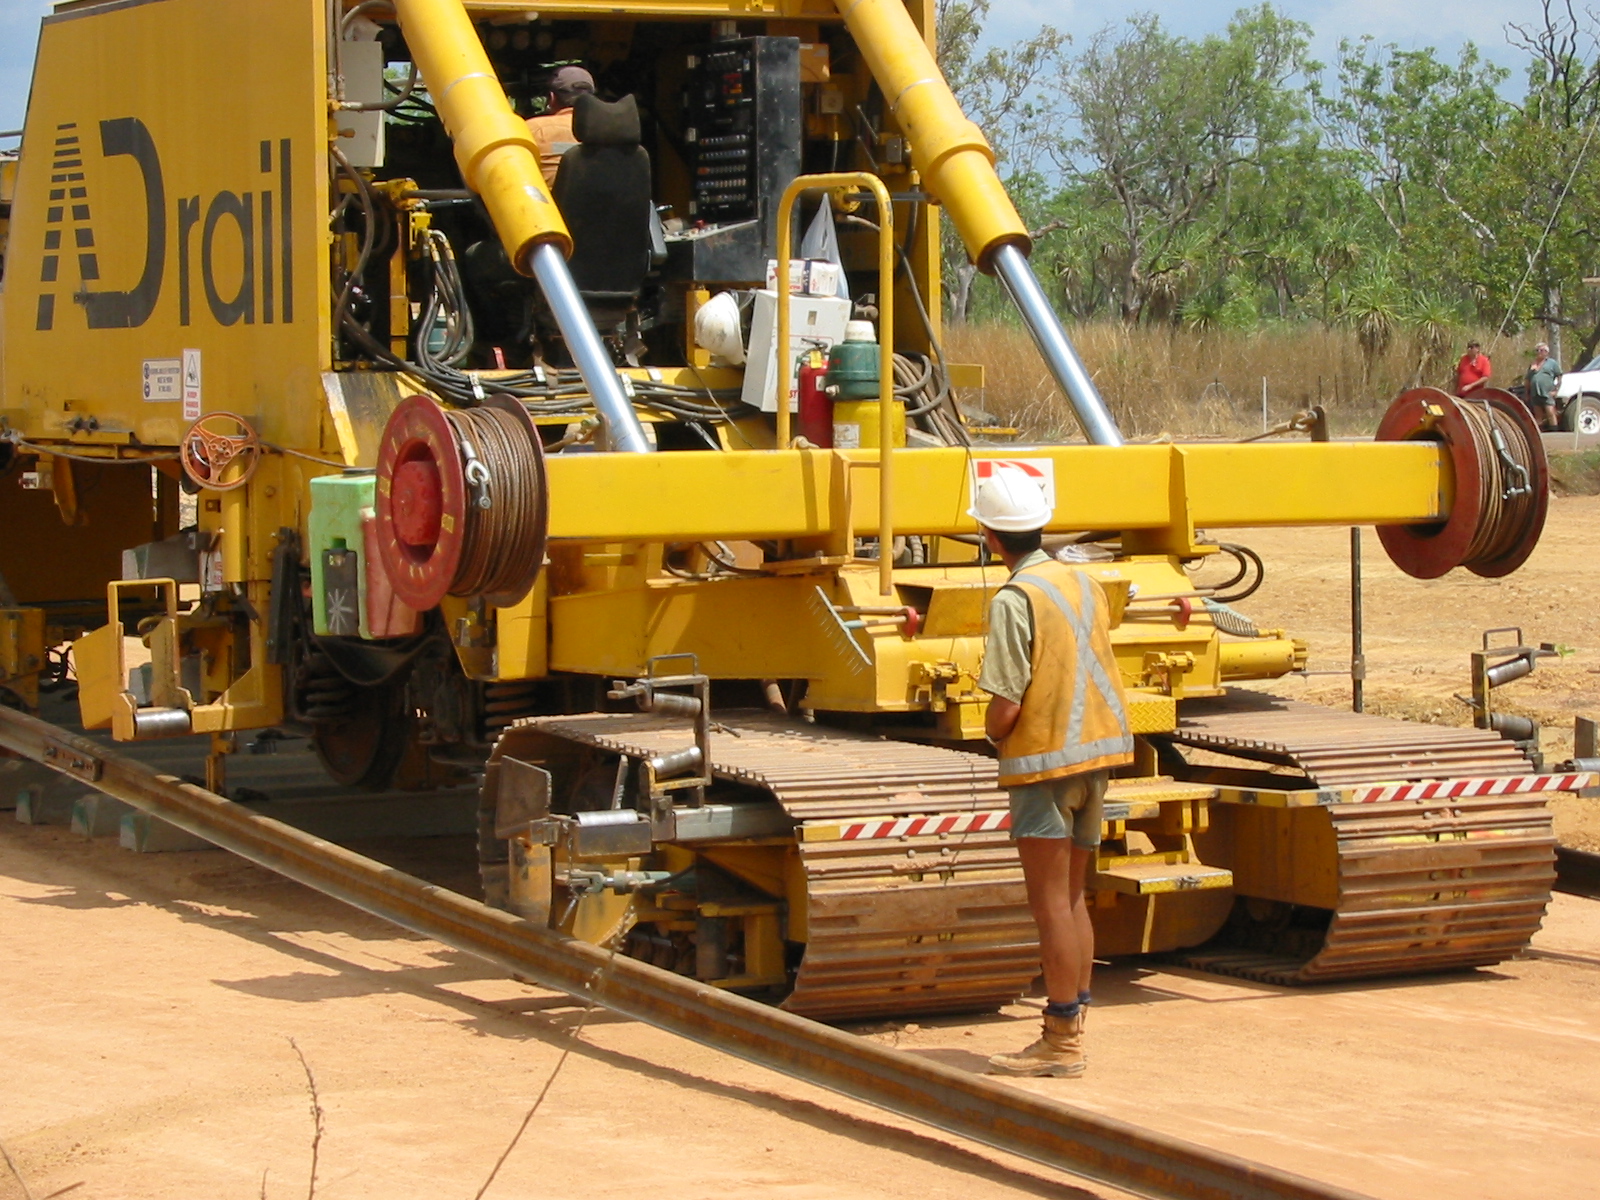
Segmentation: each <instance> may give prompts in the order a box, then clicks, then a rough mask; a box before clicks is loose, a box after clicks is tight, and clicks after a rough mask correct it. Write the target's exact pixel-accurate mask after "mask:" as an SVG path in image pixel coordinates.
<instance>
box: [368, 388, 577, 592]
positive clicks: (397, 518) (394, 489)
mask: <svg viewBox="0 0 1600 1200" xmlns="http://www.w3.org/2000/svg"><path fill="white" fill-rule="evenodd" d="M470 412H476V413H477V414H480V416H481V417H488V418H491V419H492V420H493V421H494V422H495V426H494V431H498V432H497V434H496V435H495V441H494V442H493V443H490V442H488V441H487V440H486V439H485V438H484V437H483V436H481V435H479V434H473V433H472V432H471V429H470V424H471V418H469V416H468V413H470ZM494 431H491V430H484V433H491V432H494ZM507 433H509V435H510V436H509V438H507V437H506V436H505V435H506V434H507ZM475 443H479V444H477V445H475ZM377 475H378V478H377V519H378V548H379V552H380V554H381V557H382V560H383V566H384V570H385V571H386V572H387V574H388V576H389V579H390V582H391V584H392V585H393V587H394V591H395V594H396V595H397V596H398V597H399V598H400V599H401V600H402V601H403V602H404V603H405V604H407V605H409V606H410V607H412V608H415V609H419V610H421V611H427V610H428V609H431V608H434V607H436V606H437V605H438V604H439V602H440V601H441V600H443V599H444V598H445V597H446V596H448V595H475V594H479V592H478V590H477V588H476V587H475V586H468V587H467V588H465V590H463V585H471V584H473V582H474V581H477V580H481V578H482V576H483V571H482V569H481V567H482V562H481V561H480V562H477V563H476V564H474V563H473V562H468V561H466V560H467V559H469V558H475V559H478V560H483V559H485V558H486V559H487V560H489V561H490V562H492V563H496V564H500V563H507V562H510V563H515V564H517V566H516V568H515V570H514V572H513V575H512V576H511V577H507V575H506V573H505V572H504V571H500V572H498V573H496V574H495V575H494V584H493V585H492V590H484V591H483V592H482V593H481V594H482V595H483V596H484V598H485V599H487V600H489V601H490V603H492V604H494V605H495V606H496V607H500V608H505V607H509V606H510V605H512V604H515V603H517V601H519V600H521V599H522V598H523V597H524V596H526V595H527V594H528V591H529V590H530V589H531V588H532V587H533V583H534V581H535V580H536V579H537V578H538V575H539V568H540V566H541V565H542V564H543V560H544V541H545V528H546V517H547V514H548V505H547V504H546V502H545V500H546V485H545V472H544V451H543V443H542V442H541V441H540V439H539V435H538V431H537V430H536V429H535V428H534V425H533V421H532V419H531V418H529V416H528V411H527V409H526V408H524V407H523V406H522V404H521V403H519V402H518V401H517V400H516V399H514V398H512V397H510V396H493V397H490V398H489V399H488V400H485V401H484V402H483V404H481V405H480V406H479V407H478V409H476V410H467V411H465V412H459V413H458V412H451V411H449V410H446V409H445V408H443V407H442V406H441V405H440V404H439V403H438V402H437V401H435V400H433V399H432V398H430V397H428V396H410V397H407V398H406V399H405V400H402V401H401V402H400V404H399V405H398V406H397V407H396V408H395V410H394V412H393V413H392V414H390V417H389V421H388V424H387V425H385V426H384V430H383V439H382V442H381V443H380V447H379V451H378V472H377ZM513 517H514V518H515V520H513V519H512V518H513Z"/></svg>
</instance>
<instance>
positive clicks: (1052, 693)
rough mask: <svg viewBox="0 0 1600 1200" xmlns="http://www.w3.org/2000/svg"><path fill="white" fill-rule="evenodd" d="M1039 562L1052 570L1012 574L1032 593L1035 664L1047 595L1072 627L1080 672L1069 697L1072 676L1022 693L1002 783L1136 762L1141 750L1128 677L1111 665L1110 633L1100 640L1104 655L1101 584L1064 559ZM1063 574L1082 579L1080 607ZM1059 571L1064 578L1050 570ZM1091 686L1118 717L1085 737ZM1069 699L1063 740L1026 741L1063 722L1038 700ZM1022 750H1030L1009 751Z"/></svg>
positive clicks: (1002, 764)
mask: <svg viewBox="0 0 1600 1200" xmlns="http://www.w3.org/2000/svg"><path fill="white" fill-rule="evenodd" d="M1039 565H1040V566H1043V567H1045V568H1046V569H1047V570H1048V571H1049V574H1048V575H1046V574H1044V573H1041V572H1040V571H1039V570H1038V567H1034V568H1029V570H1027V571H1025V572H1023V573H1022V574H1020V575H1017V576H1015V577H1014V578H1013V579H1012V580H1011V581H1010V583H1012V584H1017V585H1023V586H1021V587H1019V590H1020V591H1022V592H1023V594H1024V595H1027V596H1028V599H1029V604H1030V606H1031V607H1032V608H1033V610H1034V615H1035V620H1034V638H1035V640H1036V644H1035V646H1034V648H1033V663H1034V666H1035V668H1036V669H1037V666H1038V664H1039V662H1040V658H1041V648H1040V646H1039V645H1038V644H1037V639H1039V638H1040V637H1041V629H1040V625H1041V622H1040V620H1039V616H1040V615H1041V614H1040V604H1039V601H1040V600H1042V601H1043V602H1044V603H1046V604H1049V605H1050V606H1051V608H1053V609H1054V610H1056V611H1058V612H1059V613H1060V614H1061V616H1063V617H1064V618H1065V619H1066V622H1067V626H1068V628H1069V629H1070V630H1071V633H1072V639H1073V642H1074V643H1075V649H1076V654H1075V661H1074V669H1073V678H1072V683H1071V687H1070V689H1068V694H1067V696H1066V697H1063V696H1062V695H1061V694H1060V686H1059V685H1060V683H1061V682H1064V681H1051V682H1050V684H1049V685H1048V686H1046V687H1044V688H1041V689H1039V691H1038V692H1037V693H1036V691H1035V686H1034V683H1033V682H1030V683H1029V687H1028V694H1025V695H1024V696H1023V698H1022V701H1023V711H1022V714H1021V716H1020V717H1019V718H1018V726H1017V728H1016V729H1014V730H1013V731H1012V734H1011V735H1010V736H1008V737H1007V738H1005V739H1004V741H1003V743H1002V746H1001V756H1000V783H1001V785H1002V786H1015V785H1017V784H1022V783H1032V782H1036V781H1038V780H1041V779H1052V778H1056V777H1058V776H1064V775H1073V774H1077V773H1078V772H1080V771H1087V770H1095V769H1098V768H1100V767H1105V766H1117V765H1120V764H1121V763H1124V762H1127V761H1129V760H1130V759H1131V757H1132V755H1133V735H1132V734H1131V733H1130V731H1129V728H1128V713H1127V705H1126V703H1125V702H1124V700H1123V696H1122V688H1121V686H1120V680H1116V679H1113V677H1112V675H1111V672H1112V671H1115V670H1116V662H1115V660H1114V659H1113V658H1112V657H1111V653H1110V644H1109V640H1108V639H1107V638H1106V637H1105V634H1104V633H1103V632H1102V633H1101V638H1100V640H1101V641H1104V642H1105V645H1104V648H1103V652H1104V658H1102V649H1101V647H1098V646H1097V645H1096V641H1097V639H1096V632H1097V619H1099V618H1100V612H1101V609H1100V603H1101V594H1100V588H1099V586H1098V585H1097V584H1096V583H1095V582H1094V581H1093V580H1092V579H1090V578H1089V577H1088V575H1086V574H1085V573H1084V572H1082V571H1079V570H1074V569H1072V568H1070V567H1066V566H1062V565H1060V564H1039ZM1051 568H1054V569H1051ZM1063 573H1065V574H1068V575H1070V576H1072V577H1073V578H1074V579H1075V580H1076V583H1077V587H1078V601H1079V603H1078V607H1077V608H1076V609H1075V608H1073V606H1072V604H1071V603H1070V602H1069V601H1068V600H1067V597H1066V596H1065V595H1064V594H1063V593H1062V591H1061V588H1060V587H1059V586H1057V579H1059V577H1060V576H1061V575H1062V574H1063ZM1052 575H1053V576H1056V577H1057V579H1052V578H1050V577H1049V576H1052ZM1061 582H1063V583H1064V582H1065V581H1064V580H1063V581H1061ZM1036 597H1037V598H1036ZM1035 680H1037V675H1036V676H1035ZM1091 688H1093V689H1094V691H1096V692H1098V693H1099V695H1100V697H1101V698H1102V699H1103V700H1104V701H1105V704H1106V708H1107V709H1108V710H1109V715H1110V718H1111V722H1108V723H1105V724H1102V726H1101V731H1100V732H1101V733H1102V736H1097V737H1093V738H1092V739H1090V740H1088V741H1085V740H1084V724H1085V713H1086V709H1087V706H1088V703H1089V694H1090V689H1091ZM1029 695H1033V696H1034V705H1033V706H1030V705H1029V703H1028V699H1029ZM1064 699H1065V700H1066V701H1067V704H1068V707H1067V721H1066V729H1065V736H1064V737H1063V738H1062V744H1061V745H1059V746H1050V745H1048V741H1047V743H1046V746H1045V747H1044V748H1042V749H1038V750H1035V749H1034V747H1033V746H1026V747H1024V746H1020V745H1018V741H1019V738H1018V734H1022V735H1023V737H1024V738H1038V737H1040V736H1042V735H1043V734H1044V732H1045V731H1046V730H1048V729H1051V728H1055V727H1057V726H1056V723H1055V722H1054V721H1053V720H1052V718H1053V717H1056V716H1057V714H1056V713H1053V712H1044V711H1041V710H1040V709H1039V708H1038V707H1037V706H1039V705H1051V706H1054V705H1059V704H1060V703H1061V702H1062V701H1063V700H1064ZM1106 724H1111V725H1112V728H1106ZM1035 744H1037V743H1035ZM1016 750H1024V751H1025V752H1023V753H1007V751H1016Z"/></svg>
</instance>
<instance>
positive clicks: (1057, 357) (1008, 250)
mask: <svg viewBox="0 0 1600 1200" xmlns="http://www.w3.org/2000/svg"><path fill="white" fill-rule="evenodd" d="M992 261H993V263H994V272H995V274H996V275H998V276H999V277H1000V282H1001V283H1002V284H1003V285H1004V286H1005V289H1006V292H1007V294H1008V295H1009V296H1010V297H1011V299H1012V302H1013V303H1014V304H1016V306H1017V311H1018V312H1020V313H1021V314H1022V320H1023V323H1024V324H1026V325H1027V327H1028V332H1029V333H1030V334H1032V335H1033V344H1034V345H1035V346H1037V347H1039V354H1040V355H1041V356H1042V357H1043V358H1044V361H1045V365H1046V366H1047V367H1049V368H1050V374H1052V375H1053V376H1055V380H1056V383H1058V384H1060V385H1061V390H1062V391H1063V392H1065V393H1066V396H1067V399H1068V400H1069V401H1070V402H1071V404H1072V411H1073V412H1074V413H1076V414H1077V416H1078V424H1079V425H1081V426H1082V427H1083V435H1084V436H1085V437H1086V438H1088V439H1089V441H1090V442H1091V443H1093V444H1094V445H1096V446H1120V445H1122V431H1121V430H1120V429H1118V428H1117V423H1116V421H1114V420H1113V419H1112V417H1111V412H1110V410H1109V409H1107V408H1106V402H1105V400H1104V399H1103V398H1102V397H1101V395H1100V390H1099V389H1098V388H1096V387H1095V386H1094V380H1093V379H1091V378H1089V372H1088V370H1087V369H1086V368H1085V367H1084V365H1083V360H1082V359H1081V358H1079V357H1078V352H1077V351H1076V350H1074V349H1073V348H1072V343H1071V341H1069V340H1068V339H1067V332H1066V330H1064V329H1062V328H1061V322H1060V321H1059V320H1058V319H1057V317H1056V313H1055V309H1053V308H1051V307H1050V301H1049V300H1048V299H1046V298H1045V294H1044V289H1043V288H1041V287H1040V286H1039V281H1038V280H1037V279H1036V278H1034V274H1033V268H1032V267H1030V266H1029V265H1028V260H1027V258H1026V257H1025V256H1024V255H1023V253H1022V251H1021V250H1019V249H1018V248H1017V247H1016V246H1014V245H1004V246H999V247H997V248H996V249H995V251H994V257H993V260H992Z"/></svg>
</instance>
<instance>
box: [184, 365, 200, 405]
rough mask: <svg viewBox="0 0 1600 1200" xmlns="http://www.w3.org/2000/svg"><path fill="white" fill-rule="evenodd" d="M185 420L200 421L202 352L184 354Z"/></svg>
mask: <svg viewBox="0 0 1600 1200" xmlns="http://www.w3.org/2000/svg"><path fill="white" fill-rule="evenodd" d="M183 419H184V420H185V421H198V420H199V419H200V351H198V350H185V351H184V352H183Z"/></svg>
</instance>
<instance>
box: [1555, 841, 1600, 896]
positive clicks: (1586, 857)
mask: <svg viewBox="0 0 1600 1200" xmlns="http://www.w3.org/2000/svg"><path fill="white" fill-rule="evenodd" d="M1555 890H1556V891H1558V892H1567V893H1569V894H1571V895H1574V896H1589V897H1592V898H1594V899H1600V854H1591V853H1590V852H1589V851H1587V850H1574V849H1572V848H1571V847H1570V846H1557V847H1556V887H1555Z"/></svg>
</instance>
